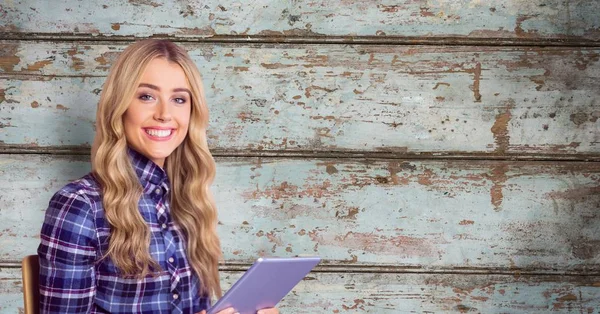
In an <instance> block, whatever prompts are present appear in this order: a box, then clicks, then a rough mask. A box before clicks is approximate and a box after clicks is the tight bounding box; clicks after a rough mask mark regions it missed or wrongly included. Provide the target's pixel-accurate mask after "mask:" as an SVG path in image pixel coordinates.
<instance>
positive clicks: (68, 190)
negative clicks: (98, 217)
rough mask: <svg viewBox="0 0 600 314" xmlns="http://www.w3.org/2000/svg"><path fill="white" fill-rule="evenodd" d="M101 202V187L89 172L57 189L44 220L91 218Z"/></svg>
mask: <svg viewBox="0 0 600 314" xmlns="http://www.w3.org/2000/svg"><path fill="white" fill-rule="evenodd" d="M101 202H102V196H101V188H100V185H99V184H98V182H97V181H96V180H95V179H94V177H93V175H92V174H91V173H89V174H87V175H85V176H83V177H81V178H79V179H77V180H75V181H72V182H70V183H68V184H67V185H65V186H63V187H62V188H61V189H59V190H58V191H57V192H56V193H54V195H53V196H52V198H51V199H50V202H49V204H48V209H47V210H46V220H48V219H57V218H58V219H63V220H64V219H67V220H78V221H81V220H82V219H83V220H91V221H93V218H94V216H95V212H96V210H97V209H98V208H99V207H100V208H101V206H98V204H99V203H101Z"/></svg>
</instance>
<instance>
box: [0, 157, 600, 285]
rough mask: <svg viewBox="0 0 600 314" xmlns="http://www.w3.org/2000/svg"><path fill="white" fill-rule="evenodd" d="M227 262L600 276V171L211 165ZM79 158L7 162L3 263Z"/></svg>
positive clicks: (24, 251)
mask: <svg viewBox="0 0 600 314" xmlns="http://www.w3.org/2000/svg"><path fill="white" fill-rule="evenodd" d="M217 162H218V166H217V178H216V181H215V183H214V186H213V192H214V194H215V199H216V203H217V204H218V206H219V212H220V214H219V221H220V223H219V235H220V237H221V240H222V243H223V250H224V254H225V259H226V260H228V261H229V262H244V263H248V262H251V261H252V260H253V259H254V258H255V257H256V256H259V255H260V256H264V255H267V256H272V255H275V256H295V255H315V254H316V255H320V256H321V257H323V258H324V259H325V262H324V263H323V264H324V265H327V264H335V265H350V266H352V265H356V266H361V265H363V266H364V265H379V266H396V267H410V268H417V269H421V270H436V269H440V270H448V269H450V270H456V269H479V270H482V271H486V270H492V271H496V270H500V271H553V270H557V269H559V270H561V271H573V272H580V273H593V272H598V271H600V268H599V263H598V261H599V260H600V246H599V244H600V212H598V208H600V193H598V192H599V191H600V164H596V163H592V164H589V163H560V164H558V165H555V164H552V163H547V162H539V163H511V162H484V161H481V162H476V161H447V162H446V161H416V162H400V161H396V160H391V161H388V160H363V161H361V160H338V159H328V160H327V159H326V160H295V159H260V158H218V159H217ZM88 170H89V163H88V162H87V160H86V159H82V158H81V157H76V158H73V157H69V156H51V157H40V156H39V155H6V156H5V157H3V158H2V163H1V164H0V181H2V182H8V183H9V184H3V185H2V187H0V261H5V262H7V261H13V262H14V261H18V260H19V259H20V258H22V257H23V256H25V255H28V254H33V253H35V249H36V248H37V245H38V243H39V229H40V226H41V223H42V220H43V214H44V211H45V208H46V206H47V204H48V200H49V199H50V197H51V196H52V194H53V193H54V192H55V191H57V190H58V189H59V188H60V187H61V186H62V185H64V184H65V183H66V182H67V181H69V180H72V179H75V178H77V177H79V176H81V175H83V174H84V173H86V172H87V171H88Z"/></svg>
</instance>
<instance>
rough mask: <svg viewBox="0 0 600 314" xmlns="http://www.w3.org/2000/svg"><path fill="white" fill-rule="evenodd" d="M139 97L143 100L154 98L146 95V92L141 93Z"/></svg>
mask: <svg viewBox="0 0 600 314" xmlns="http://www.w3.org/2000/svg"><path fill="white" fill-rule="evenodd" d="M139 98H140V99H141V100H143V101H148V100H152V99H154V98H153V97H152V96H151V95H148V94H144V95H141V96H140V97H139Z"/></svg>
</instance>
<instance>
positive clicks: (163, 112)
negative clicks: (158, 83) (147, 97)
mask: <svg viewBox="0 0 600 314" xmlns="http://www.w3.org/2000/svg"><path fill="white" fill-rule="evenodd" d="M155 108H156V110H155V111H154V120H156V121H159V122H169V121H171V112H170V107H169V102H168V101H167V100H165V99H164V97H161V98H160V99H159V101H158V103H157V104H156V107H155Z"/></svg>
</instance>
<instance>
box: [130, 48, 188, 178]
mask: <svg viewBox="0 0 600 314" xmlns="http://www.w3.org/2000/svg"><path fill="white" fill-rule="evenodd" d="M190 90H191V88H190V85H189V83H188V80H187V78H186V76H185V73H184V72H183V69H182V68H181V67H180V66H179V65H178V64H177V63H173V62H169V61H168V60H166V59H164V58H156V59H153V60H152V61H150V63H148V66H147V67H146V69H145V70H144V73H143V74H142V77H141V79H140V84H139V85H138V88H137V90H136V92H135V93H134V96H133V99H132V100H131V103H130V104H129V107H128V108H127V111H125V114H124V115H123V125H124V128H125V137H126V138H127V144H128V145H129V146H130V147H131V148H132V149H134V150H135V151H137V152H139V153H141V154H142V155H144V156H146V157H147V158H148V159H150V160H152V161H153V162H154V163H155V164H157V165H158V166H160V167H163V166H164V163H165V158H167V157H168V156H169V155H171V153H172V152H173V151H174V150H175V149H176V148H177V147H178V146H179V145H180V144H181V143H182V142H183V140H184V139H185V137H186V135H187V132H188V127H189V123H190V114H191V108H192V99H191V97H192V96H191V92H190Z"/></svg>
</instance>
